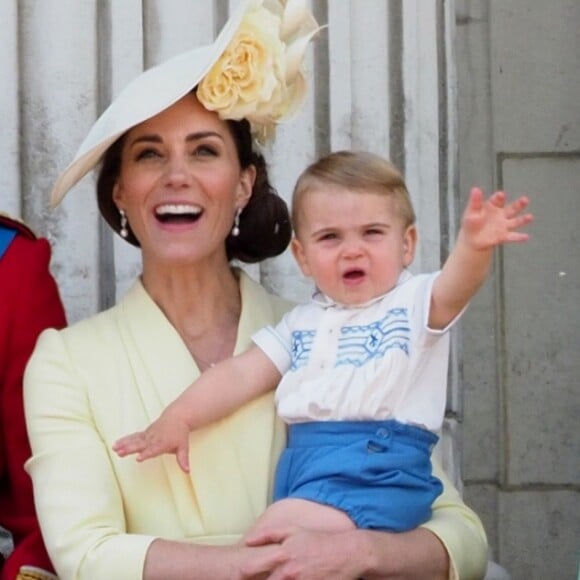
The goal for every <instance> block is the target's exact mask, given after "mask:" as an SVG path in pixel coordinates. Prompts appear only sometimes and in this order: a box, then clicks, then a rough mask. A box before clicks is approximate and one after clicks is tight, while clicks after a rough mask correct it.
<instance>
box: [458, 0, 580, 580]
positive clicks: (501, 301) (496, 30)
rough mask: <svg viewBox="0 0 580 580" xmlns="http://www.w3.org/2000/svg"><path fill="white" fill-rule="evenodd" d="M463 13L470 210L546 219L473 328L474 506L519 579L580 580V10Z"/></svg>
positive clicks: (462, 148) (567, 5)
mask: <svg viewBox="0 0 580 580" xmlns="http://www.w3.org/2000/svg"><path fill="white" fill-rule="evenodd" d="M456 15H457V35H456V39H457V47H456V54H457V76H458V93H457V94H458V103H459V109H458V113H459V121H458V122H459V148H458V155H459V182H460V196H461V199H462V201H463V204H464V202H465V196H466V194H467V192H468V191H469V188H470V187H471V186H472V185H474V184H475V185H481V186H483V187H484V189H485V190H486V191H490V190H493V189H498V188H501V187H505V189H506V190H508V192H509V193H510V194H514V195H515V194H516V193H519V192H526V193H529V194H530V196H531V197H532V208H533V211H534V213H535V214H536V222H535V223H534V224H533V226H532V227H531V228H530V232H531V233H532V235H533V239H532V241H531V242H530V244H529V245H528V246H526V247H524V248H507V249H506V250H504V251H502V252H500V253H499V256H498V257H499V261H498V262H496V267H495V270H494V274H495V276H494V277H492V279H491V280H490V281H489V282H488V283H487V284H486V285H485V287H484V288H483V289H482V291H481V292H480V293H479V295H478V296H477V297H476V298H475V299H474V301H473V302H472V304H471V306H470V309H469V311H468V313H467V315H466V316H465V317H464V319H463V321H462V336H463V338H462V343H461V348H462V350H463V358H462V361H463V395H464V403H463V416H462V417H461V419H462V420H463V427H464V430H463V466H462V468H463V475H464V497H465V499H466V501H467V503H468V504H469V505H471V506H472V507H473V508H474V509H475V510H476V511H477V512H478V513H479V514H480V515H481V517H482V520H483V522H484V525H485V528H486V532H487V535H488V538H489V541H490V545H491V548H492V551H491V558H492V560H494V561H496V562H499V563H500V564H501V565H502V566H503V567H504V568H505V569H506V570H507V571H508V572H509V574H510V575H511V577H512V578H513V580H520V579H522V580H529V579H531V580H534V579H536V578H537V579H542V580H544V579H549V580H560V579H566V580H567V579H568V578H571V579H575V578H577V575H578V558H579V556H580V544H579V539H580V536H579V534H580V519H579V517H578V509H579V508H578V506H579V505H580V502H579V501H578V499H579V498H578V494H579V490H580V462H579V461H578V457H580V453H579V451H580V449H579V441H580V431H579V430H578V428H577V423H578V416H579V415H580V408H579V404H580V403H579V396H580V392H579V390H578V376H579V374H580V357H579V356H578V352H579V351H580V320H579V315H580V310H579V308H578V305H577V301H578V296H580V292H579V290H580V268H579V266H580V244H579V237H578V233H577V232H578V228H577V224H578V223H580V202H579V198H580V186H579V184H580V174H579V173H578V169H577V167H578V165H577V164H578V156H577V154H578V152H579V151H580V116H579V114H578V111H579V110H580V109H579V107H578V103H580V74H578V62H579V61H580V42H579V39H580V36H578V32H577V31H578V30H580V3H578V2H577V0H553V1H551V2H543V1H542V0H506V1H502V2H469V1H467V0H457V1H456ZM579 580H580V578H579Z"/></svg>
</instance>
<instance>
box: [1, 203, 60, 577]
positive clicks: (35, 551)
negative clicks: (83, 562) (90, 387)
mask: <svg viewBox="0 0 580 580" xmlns="http://www.w3.org/2000/svg"><path fill="white" fill-rule="evenodd" d="M49 263H50V246H49V245H48V242H47V241H46V240H44V239H39V238H37V237H36V236H35V235H34V233H33V232H32V231H31V230H30V229H29V228H28V227H26V226H25V225H24V224H23V223H21V222H19V221H17V220H15V219H13V218H11V217H9V216H7V215H5V214H0V281H1V282H0V400H1V401H2V403H1V405H0V526H2V527H4V528H6V529H7V530H8V531H10V533H11V535H12V540H13V544H14V549H13V550H12V552H11V553H10V555H9V556H8V557H7V558H6V561H4V559H3V557H2V554H0V580H14V579H15V578H19V579H24V578H29V577H31V576H30V574H32V575H33V576H36V577H37V578H39V579H40V578H50V577H52V574H51V572H50V571H51V570H52V567H51V565H50V560H49V559H48V555H47V553H46V550H45V548H44V545H43V542H42V536H41V535H40V528H39V526H38V522H37V519H36V514H35V512H34V501H33V497H32V483H31V481H30V478H29V477H28V475H27V474H26V472H25V471H24V462H25V461H26V460H27V459H28V458H29V457H30V445H29V444H28V438H27V437H26V425H25V422H24V408H23V405H22V375H23V374H24V367H25V366H26V363H27V361H28V358H29V357H30V354H31V353H32V350H33V349H34V345H35V343H36V339H37V338H38V335H39V334H40V333H41V332H42V331H43V330H44V329H45V328H63V327H64V326H65V324H66V320H65V313H64V308H63V305H62V302H61V299H60V295H59V293H58V288H57V286H56V284H55V281H54V278H53V277H52V275H51V273H50V270H49Z"/></svg>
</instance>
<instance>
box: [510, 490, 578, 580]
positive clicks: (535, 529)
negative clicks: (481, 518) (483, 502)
mask: <svg viewBox="0 0 580 580" xmlns="http://www.w3.org/2000/svg"><path fill="white" fill-rule="evenodd" d="M499 509H500V512H501V514H502V516H501V524H500V526H501V527H500V550H501V552H500V561H501V563H502V564H503V565H504V566H505V567H506V568H507V569H508V570H509V573H510V574H511V576H512V578H513V580H548V579H549V580H567V579H572V580H573V579H575V578H576V574H577V570H578V568H577V566H578V557H579V556H580V545H579V538H580V536H579V530H580V493H579V492H577V491H521V492H507V493H501V494H500V496H499Z"/></svg>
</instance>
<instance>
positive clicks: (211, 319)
mask: <svg viewBox="0 0 580 580" xmlns="http://www.w3.org/2000/svg"><path fill="white" fill-rule="evenodd" d="M142 279H143V286H144V287H145V289H146V290H147V292H148V293H149V295H150V296H151V298H152V299H153V301H154V302H155V303H156V304H157V305H158V306H159V308H160V309H161V310H162V311H163V313H164V314H165V316H166V317H167V319H168V320H169V322H170V323H171V324H172V325H173V326H174V327H175V329H176V330H177V331H178V333H179V334H180V336H181V338H182V339H183V341H184V343H185V344H186V346H187V347H188V349H189V351H190V352H191V354H192V355H193V357H194V358H195V360H196V362H197V364H198V367H199V368H200V370H204V369H205V368H207V367H209V366H211V365H213V364H215V363H216V362H219V361H220V360H223V359H225V358H228V357H229V356H231V355H232V354H233V351H234V347H235V343H236V338H237V330H238V323H239V320H240V313H241V308H242V303H241V296H240V288H239V281H238V278H237V276H236V274H235V273H234V271H233V270H232V269H231V267H230V265H229V264H227V263H226V264H225V266H224V267H219V266H216V264H215V263H214V264H208V266H207V267H203V266H200V265H199V264H197V265H195V267H187V266H180V267H178V268H174V269H171V268H167V269H166V268H164V269H162V270H160V269H159V268H149V269H148V268H146V267H144V269H143V278H142Z"/></svg>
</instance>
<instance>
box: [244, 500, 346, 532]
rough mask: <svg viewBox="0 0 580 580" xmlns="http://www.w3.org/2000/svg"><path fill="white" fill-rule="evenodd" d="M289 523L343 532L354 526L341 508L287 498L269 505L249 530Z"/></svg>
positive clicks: (318, 529) (322, 530) (310, 528)
mask: <svg viewBox="0 0 580 580" xmlns="http://www.w3.org/2000/svg"><path fill="white" fill-rule="evenodd" d="M289 525H290V526H297V527H301V528H307V529H309V530H314V531H319V532H344V531H347V530H353V529H354V528H355V527H356V526H355V525H354V523H353V521H352V520H351V519H350V518H349V517H348V516H347V515H346V514H345V513H344V512H343V511H341V510H338V509H336V508H333V507H330V506H327V505H323V504H319V503H315V502H313V501H309V500H306V499H297V498H287V499H281V500H279V501H277V502H275V503H273V504H272V505H270V506H269V507H268V508H267V509H266V511H265V512H264V513H263V514H262V515H261V516H260V517H259V518H258V520H257V521H256V523H255V524H254V525H253V527H252V530H251V531H252V533H253V532H255V531H257V530H261V529H265V528H275V527H281V526H284V527H286V526H289Z"/></svg>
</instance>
